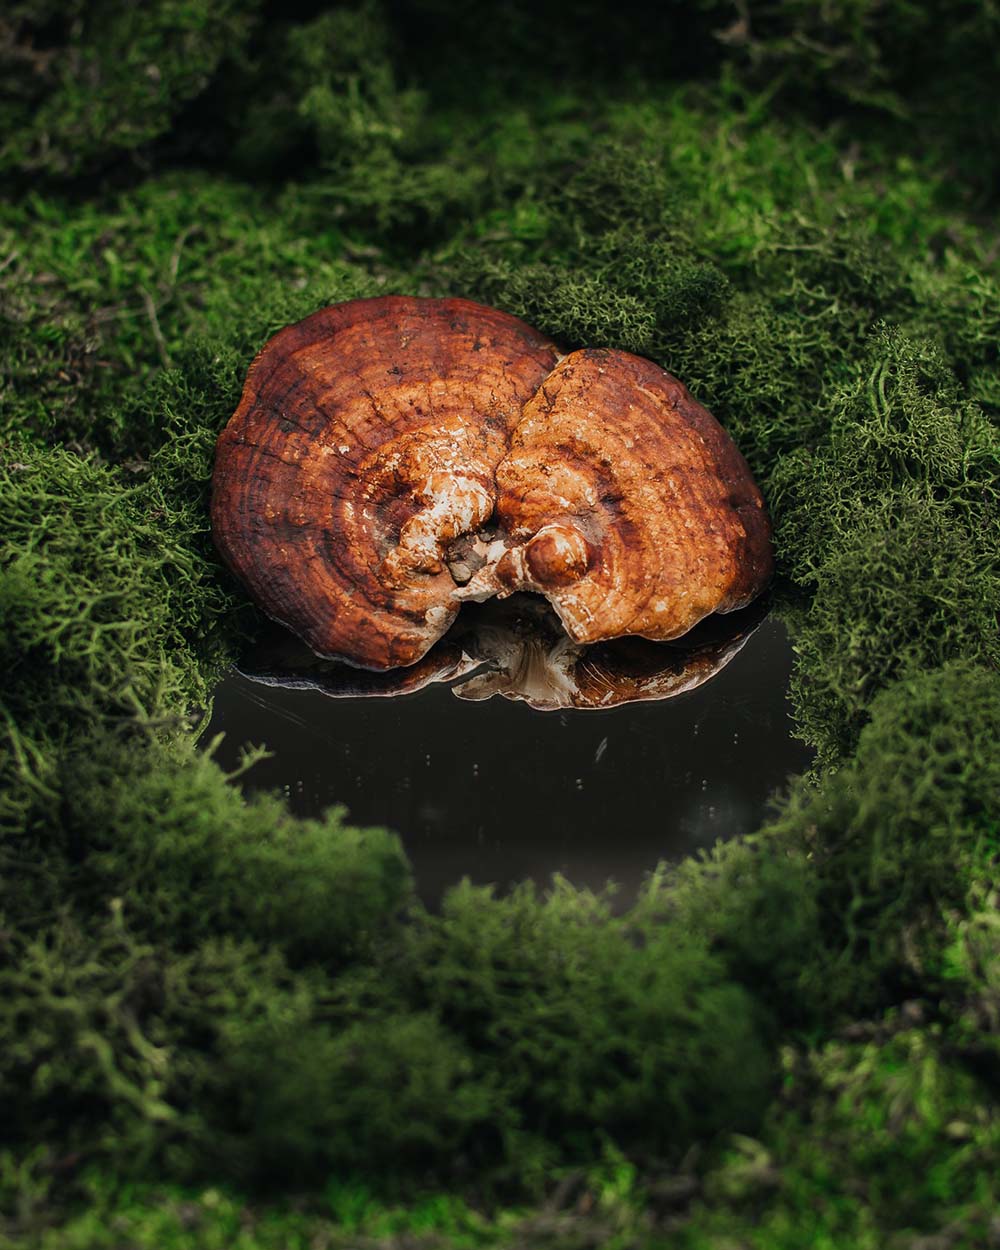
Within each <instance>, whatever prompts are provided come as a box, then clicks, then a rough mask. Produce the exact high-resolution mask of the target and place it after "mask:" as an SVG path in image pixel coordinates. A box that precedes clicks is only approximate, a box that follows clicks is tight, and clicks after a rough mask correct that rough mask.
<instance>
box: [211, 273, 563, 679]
mask: <svg viewBox="0 0 1000 1250" xmlns="http://www.w3.org/2000/svg"><path fill="white" fill-rule="evenodd" d="M558 358H559V353H558V351H557V349H556V348H555V347H554V346H553V344H551V343H550V342H548V340H547V339H546V338H545V337H544V336H543V335H541V334H539V333H538V332H537V331H536V330H533V329H531V327H530V326H528V325H525V323H524V322H522V321H519V320H518V319H517V318H516V317H512V316H510V315H509V314H507V313H503V312H499V311H497V310H496V309H492V308H486V307H484V306H482V305H479V304H474V303H471V302H470V301H468V300H462V299H444V300H432V299H420V298H416V297H408V296H383V297H379V298H377V299H368V300H352V301H350V302H348V303H344V304H338V305H334V306H333V307H331V308H324V309H322V310H321V311H319V312H317V313H314V314H313V315H312V316H310V317H307V318H306V319H305V320H304V321H300V322H298V323H297V324H296V325H293V326H289V327H287V328H286V329H284V330H282V331H280V333H278V334H276V335H275V336H274V337H273V338H272V339H271V340H270V341H269V342H268V343H267V344H266V345H265V347H264V348H263V350H262V351H261V352H260V354H259V355H258V356H257V358H256V359H255V360H254V362H253V364H252V366H251V368H250V372H249V374H248V377H247V381H246V385H245V388H244V391H243V397H242V399H241V401H240V405H239V407H238V409H237V410H236V412H235V414H234V415H233V417H232V419H231V420H230V422H229V424H228V425H227V426H226V428H225V429H224V430H223V432H222V434H221V435H220V437H219V442H218V448H217V452H216V467H215V474H214V479H213V493H212V528H213V534H214V537H215V542H216V546H217V547H218V549H219V551H220V552H221V554H222V556H223V557H224V559H225V560H226V562H227V563H228V564H229V566H230V568H232V570H233V572H234V573H235V574H236V575H237V576H238V577H239V578H240V580H241V581H242V582H243V583H244V584H245V585H246V586H247V587H248V588H249V590H250V592H251V593H252V595H253V596H254V598H255V599H256V601H257V602H258V604H259V605H260V606H261V607H262V608H263V609H264V611H265V612H267V613H268V614H269V615H270V616H272V617H274V618H275V619H277V620H279V621H281V622H282V623H283V624H285V625H287V626H288V627H289V628H291V629H292V630H294V631H295V632H296V633H297V634H298V635H299V636H300V637H301V638H303V639H304V641H305V642H306V643H308V645H309V646H310V647H312V649H313V650H314V651H315V652H317V654H319V655H324V656H329V657H334V658H341V659H345V660H348V661H349V662H351V663H354V664H357V665H359V666H361V667H368V668H388V667H393V666H396V665H406V664H412V663H414V662H415V661H416V660H418V659H419V658H420V657H421V656H422V655H423V654H424V653H425V652H426V651H427V650H428V648H429V647H430V646H431V645H432V644H433V643H434V642H436V641H437V639H438V638H440V637H441V635H442V634H443V633H444V632H445V630H446V629H447V628H448V626H449V625H450V624H451V621H452V620H453V619H454V616H455V614H456V612H457V610H458V606H459V605H458V602H457V601H456V600H455V599H454V598H453V592H454V590H455V583H454V581H453V579H452V577H451V574H450V573H449V571H448V569H447V567H446V566H445V565H444V564H443V563H442V561H441V559H440V555H441V545H442V544H443V543H447V542H448V541H450V540H451V539H453V538H454V537H456V536H458V535H459V534H461V533H465V532H469V531H471V530H475V529H477V528H478V527H480V526H482V525H483V524H484V523H485V522H486V521H488V520H489V518H490V515H491V514H492V511H493V503H494V495H495V486H494V468H495V466H496V465H497V463H498V462H499V461H500V460H501V459H502V457H503V456H504V454H505V453H506V450H507V447H508V445H509V441H510V432H511V431H512V430H513V428H514V426H515V425H516V424H517V422H518V421H519V420H520V418H521V412H522V409H523V407H524V404H525V403H526V402H527V400H528V399H530V398H531V396H532V395H534V394H535V392H536V391H537V389H538V387H539V385H540V384H541V383H542V381H543V380H544V379H545V377H546V376H547V375H548V373H549V371H550V370H551V369H552V366H553V365H554V364H555V363H556V361H557V360H558Z"/></svg>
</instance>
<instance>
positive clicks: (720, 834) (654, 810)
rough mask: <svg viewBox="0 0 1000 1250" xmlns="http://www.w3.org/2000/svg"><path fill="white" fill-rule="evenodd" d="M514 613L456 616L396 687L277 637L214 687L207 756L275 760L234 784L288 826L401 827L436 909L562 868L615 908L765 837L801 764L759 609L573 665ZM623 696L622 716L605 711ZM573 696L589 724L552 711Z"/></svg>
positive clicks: (771, 634) (550, 639) (787, 658)
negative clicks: (342, 813)
mask: <svg viewBox="0 0 1000 1250" xmlns="http://www.w3.org/2000/svg"><path fill="white" fill-rule="evenodd" d="M513 612H514V613H515V615H517V619H516V620H515V619H514V618H513V617H512V610H511V609H502V610H501V613H500V616H499V617H497V615H496V613H484V614H482V616H481V617H477V616H476V614H475V613H471V614H470V613H469V612H468V611H466V612H463V616H462V617H461V618H460V620H461V622H462V624H461V626H460V627H458V628H457V629H456V631H454V632H453V634H452V635H450V636H449V637H448V638H446V639H445V640H444V641H443V644H439V647H438V648H436V649H435V653H434V654H433V655H432V656H431V657H430V659H429V660H428V662H427V664H426V665H424V667H423V669H422V670H420V671H419V672H418V671H417V670H416V669H415V670H413V671H410V670H397V671H396V674H395V675H372V674H367V673H364V672H361V671H360V670H356V669H349V668H347V667H346V666H344V665H335V664H330V663H329V662H326V661H320V660H317V659H316V657H314V656H313V655H312V654H311V653H310V652H308V651H307V649H306V648H304V647H303V646H302V645H301V644H299V643H297V642H296V641H295V640H294V639H291V638H290V637H289V636H288V635H286V634H284V633H283V632H282V633H274V634H272V635H270V636H268V637H267V638H266V639H264V640H263V641H262V642H261V644H260V645H259V646H258V647H257V648H255V650H254V652H253V653H251V654H250V655H248V656H246V657H244V659H243V660H242V661H241V664H240V666H239V667H240V668H241V669H242V672H241V671H234V672H233V673H231V674H230V675H229V676H228V677H227V678H226V679H225V680H224V681H223V682H222V684H221V685H220V686H219V688H218V689H217V691H216V694H215V706H214V713H213V716H212V720H211V723H210V725H209V727H208V729H207V730H206V734H205V739H204V740H207V739H208V738H210V737H212V736H214V735H216V734H218V733H220V732H223V733H225V735H226V736H225V739H224V740H223V742H222V744H221V746H220V747H219V749H218V750H217V753H216V759H217V760H218V762H219V763H220V764H221V765H222V766H223V767H224V768H227V769H230V768H233V767H235V766H236V764H237V763H238V761H239V756H240V750H241V748H242V747H243V746H245V745H246V744H247V743H255V744H257V743H265V744H266V745H267V747H268V748H269V750H270V751H271V752H272V753H273V754H272V756H271V758H269V759H266V760H263V761H262V762H260V763H258V764H256V765H255V766H254V767H253V768H252V769H251V770H249V772H248V773H246V774H245V775H244V776H243V777H242V778H241V784H242V785H243V787H244V790H245V791H247V792H248V793H249V792H252V791H255V790H256V791H259V790H278V791H281V792H283V793H284V794H285V796H286V798H287V799H288V802H289V805H290V807H291V809H292V811H294V812H295V813H296V814H297V815H300V816H315V815H319V814H320V813H321V812H322V811H323V810H324V809H325V808H327V807H329V806H330V805H332V804H335V803H336V804H343V805H345V806H346V807H347V809H348V811H349V813H350V816H351V819H352V821H354V822H355V823H357V824H360V825H385V826H388V827H389V828H392V829H395V830H397V831H398V832H399V834H400V835H401V837H402V840H403V844H404V846H405V847H406V851H407V853H408V855H409V856H410V859H411V862H412V864H413V868H414V872H415V875H416V883H417V889H418V892H419V893H420V895H421V897H422V898H423V899H424V901H425V902H426V903H427V904H428V905H429V906H432V907H435V906H437V905H438V904H439V902H440V899H441V896H442V894H443V893H444V891H445V890H446V889H447V888H448V886H450V885H452V884H454V883H455V882H457V881H459V880H460V879H461V878H462V877H463V876H468V877H469V878H471V880H472V881H474V882H476V883H487V882H489V883H494V884H496V885H497V886H498V887H499V888H500V889H501V890H506V889H509V888H510V887H511V886H512V885H514V884H515V883H516V882H518V881H523V880H526V879H529V878H530V879H533V880H535V881H537V882H538V883H539V884H541V885H547V884H548V883H549V881H550V879H551V876H552V874H553V873H554V872H560V873H562V874H563V875H564V876H565V877H567V878H568V879H569V880H570V881H571V882H573V883H574V884H575V885H580V886H589V887H590V888H593V889H598V888H600V887H602V886H603V885H604V884H605V882H606V881H608V880H609V879H614V880H615V881H616V882H617V883H618V885H619V887H620V888H619V891H618V894H617V896H616V903H617V905H618V906H619V907H623V906H626V905H627V904H628V903H629V902H630V901H631V900H632V899H633V898H634V897H635V893H636V891H637V889H638V887H639V885H640V884H641V882H642V880H643V878H644V877H645V875H646V874H647V873H648V872H649V871H651V870H652V869H653V868H654V867H655V865H656V863H657V862H658V861H659V860H661V859H663V860H668V861H676V860H679V859H681V858H683V857H684V856H686V855H689V854H691V853H692V852H694V851H696V850H697V849H698V848H701V847H710V846H712V844H713V843H715V842H716V841H717V840H718V839H720V838H730V837H734V836H736V835H738V834H741V833H749V832H752V831H753V830H754V829H756V828H757V827H759V825H760V824H761V822H762V820H763V819H764V818H765V817H766V814H767V803H768V799H769V797H770V796H771V794H772V793H773V791H775V790H776V789H780V788H781V787H782V786H784V784H785V783H786V781H787V779H788V777H789V776H790V775H791V774H794V773H797V772H800V771H802V769H804V768H806V767H807V766H808V765H809V763H810V761H811V758H812V753H811V751H810V750H809V748H808V747H806V746H805V745H804V744H803V743H801V742H799V741H798V740H797V739H795V738H793V737H792V736H791V721H790V715H789V705H788V702H787V699H786V690H787V686H788V677H789V674H790V671H791V660H792V656H791V648H790V645H789V642H788V638H787V635H786V633H785V629H784V627H783V625H782V624H781V623H780V622H779V621H778V620H777V619H776V618H775V617H773V616H772V617H768V618H766V619H763V620H762V619H761V618H762V615H763V613H762V612H761V610H760V609H756V610H754V609H748V610H747V612H745V613H740V614H738V615H736V614H734V615H733V616H732V617H730V618H714V620H713V621H712V622H706V624H705V626H704V627H699V631H698V633H696V634H694V635H688V636H687V637H686V638H685V640H684V643H685V645H684V646H683V647H682V646H680V644H678V643H672V644H659V645H655V644H649V643H644V642H641V640H628V641H626V640H623V641H622V644H618V643H615V644H604V646H603V648H602V649H599V648H589V649H587V651H586V653H585V654H583V653H581V652H580V649H578V648H570V649H569V658H568V659H567V654H566V652H567V648H566V645H565V639H564V638H563V636H562V635H561V633H559V632H558V631H555V630H553V629H551V628H550V627H549V624H548V623H547V622H545V621H543V620H541V619H540V618H539V619H532V620H531V622H530V628H528V627H525V626H524V624H523V620H522V618H523V617H524V616H525V613H524V612H523V611H522V612H521V613H520V614H517V609H516V607H515V609H513ZM504 614H506V615H504ZM527 615H528V616H529V617H533V618H534V617H535V616H537V613H535V612H534V611H532V610H529V611H528V613H527ZM498 620H499V626H498V625H497V622H498ZM512 622H513V623H512ZM539 637H541V639H542V642H541V643H539V642H538V639H539ZM560 640H561V642H560ZM637 643H638V645H636V644H637ZM539 655H541V656H542V661H541V667H542V671H543V680H542V682H541V686H540V685H539V679H538V673H539V662H540V661H539ZM553 657H555V659H554V660H553ZM664 657H665V658H664ZM552 672H555V680H554V682H553V680H550V677H551V674H552ZM595 672H596V674H597V677H598V679H599V681H598V687H599V689H600V691H601V694H600V698H599V699H597V698H595V697H593V691H594V689H595V683H594V673H595ZM623 672H625V673H626V676H627V679H626V678H623V676H622V674H623ZM567 674H569V678H567ZM636 674H638V675H639V676H638V678H637V677H636ZM581 675H582V676H581ZM422 683H424V684H422ZM567 683H568V684H567ZM400 686H401V687H402V688H403V689H405V688H406V687H407V686H411V687H416V688H415V689H412V690H411V691H410V692H409V693H396V690H395V689H394V687H400ZM359 690H362V691H365V693H358V691H359ZM498 690H499V691H506V692H507V697H506V698H495V697H489V696H490V695H492V694H494V693H496V692H497V691H498ZM553 690H554V691H555V693H553ZM609 690H610V691H611V693H608V691H609ZM622 690H625V695H624V697H625V698H627V699H631V700H633V701H628V702H621V703H619V704H618V705H617V706H609V704H611V703H613V702H614V700H615V699H616V698H618V697H620V695H621V691H622ZM539 691H541V694H539ZM567 691H568V693H567ZM581 691H582V692H583V693H582V694H581V693H580V692H581ZM637 692H638V693H637ZM678 692H679V693H678ZM373 694H377V695H380V696H382V697H371V695H373ZM456 694H458V695H459V697H458V698H456V697H455V695H456ZM665 694H666V697H665ZM386 696H394V697H386ZM513 698H520V699H522V700H523V699H524V698H529V699H532V700H533V701H535V702H536V703H539V701H540V703H541V705H542V706H545V707H546V708H547V709H548V710H536V708H535V707H532V706H529V705H528V703H526V702H523V701H512V699H513ZM484 699H486V700H487V701H485V702H483V701H481V700H484ZM567 699H576V700H577V701H578V702H579V700H580V699H583V700H584V701H585V702H586V703H587V705H586V707H585V710H581V709H580V708H579V707H566V706H564V707H562V708H553V706H552V705H553V703H555V702H559V701H563V702H565V701H566V700H567ZM636 700H638V701H636ZM587 701H589V702H587Z"/></svg>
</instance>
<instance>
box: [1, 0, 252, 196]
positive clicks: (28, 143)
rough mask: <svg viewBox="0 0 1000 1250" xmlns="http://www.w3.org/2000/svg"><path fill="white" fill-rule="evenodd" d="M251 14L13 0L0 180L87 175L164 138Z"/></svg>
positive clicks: (4, 61)
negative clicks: (16, 176) (15, 176)
mask: <svg viewBox="0 0 1000 1250" xmlns="http://www.w3.org/2000/svg"><path fill="white" fill-rule="evenodd" d="M256 8H257V6H255V5H253V4H250V5H246V4H239V5H237V4H234V3H223V4H212V3H204V2H202V0H194V2H192V0H184V2H183V3H180V2H178V0H155V3H150V4H143V5H131V4H122V3H119V2H118V0H71V2H70V3H69V4H61V3H59V4H57V3H52V2H51V0H16V2H15V3H14V5H13V7H12V8H11V9H8V11H7V13H6V15H5V17H4V19H3V24H2V26H0V73H2V74H3V78H4V94H3V97H2V98H0V134H2V135H3V136H4V138H3V141H2V144H0V173H5V174H10V173H26V174H37V173H45V174H56V175H61V176H66V175H73V174H80V173H82V172H85V171H87V172H89V171H92V170H93V169H94V168H95V167H96V168H100V166H101V165H102V164H105V163H107V162H109V161H111V160H112V159H114V158H115V157H116V156H119V155H121V154H122V153H123V152H130V151H132V150H133V149H135V148H137V147H139V146H140V145H142V144H145V143H148V142H149V141H150V140H152V139H155V138H156V137H158V136H159V135H162V134H163V133H164V132H166V131H167V130H168V129H169V127H170V124H171V122H172V120H173V118H174V117H175V116H176V114H177V113H178V112H179V111H180V109H181V107H182V106H183V105H184V104H185V103H186V102H187V101H188V100H190V99H192V98H193V97H195V96H196V95H198V94H199V92H201V91H203V90H204V89H205V87H206V86H207V85H208V83H209V81H210V80H211V78H212V76H213V75H214V74H215V72H216V70H217V69H218V67H219V64H220V62H221V61H222V60H223V58H224V57H225V56H226V55H227V54H231V53H232V52H233V50H234V49H237V48H239V46H240V44H241V43H243V42H244V41H245V40H246V38H247V36H248V34H249V32H250V29H251V25H252V22H253V19H254V16H255V11H256Z"/></svg>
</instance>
